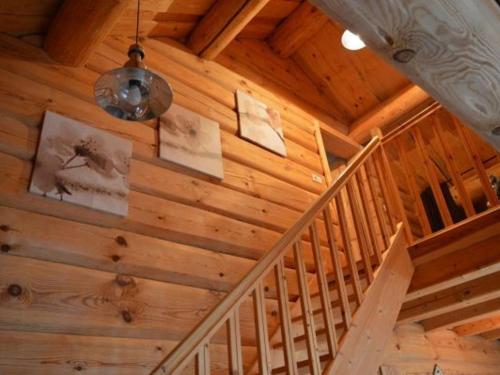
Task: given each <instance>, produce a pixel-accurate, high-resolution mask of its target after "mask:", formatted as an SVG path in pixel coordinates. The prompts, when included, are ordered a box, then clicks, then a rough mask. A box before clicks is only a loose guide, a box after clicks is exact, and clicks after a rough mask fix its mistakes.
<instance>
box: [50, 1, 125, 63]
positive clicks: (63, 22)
mask: <svg viewBox="0 0 500 375" xmlns="http://www.w3.org/2000/svg"><path fill="white" fill-rule="evenodd" d="M132 1H133V0H65V1H64V3H63V5H62V6H61V8H60V9H59V12H58V13H57V15H56V17H55V18H54V20H53V21H52V24H51V25H50V28H49V31H48V33H47V37H46V38H45V51H46V52H47V53H48V55H49V56H50V57H51V58H52V59H53V60H55V61H57V62H59V63H61V64H64V65H69V66H82V65H84V64H85V63H86V62H87V60H88V58H89V57H90V56H91V55H92V53H93V52H94V51H95V49H96V48H97V47H98V46H99V45H100V44H101V43H102V41H103V40H104V38H105V37H106V36H107V35H108V33H109V32H110V31H111V29H112V28H113V26H114V25H115V23H116V21H117V20H118V18H119V17H120V15H121V14H122V13H123V11H124V10H125V9H126V8H127V7H129V6H130V5H131V3H132ZM123 53H124V54H126V53H127V51H123Z"/></svg>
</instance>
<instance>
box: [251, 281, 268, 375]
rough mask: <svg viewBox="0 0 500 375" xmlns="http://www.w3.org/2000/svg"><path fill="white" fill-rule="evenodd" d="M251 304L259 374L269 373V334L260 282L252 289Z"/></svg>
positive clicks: (262, 288)
mask: <svg viewBox="0 0 500 375" xmlns="http://www.w3.org/2000/svg"><path fill="white" fill-rule="evenodd" d="M253 304H254V315H255V333H256V337H257V357H258V360H259V374H270V373H271V370H272V365H271V350H270V347H269V334H268V329H267V319H266V300H265V298H264V287H263V286H262V282H259V283H258V284H257V287H256V288H255V289H254V291H253Z"/></svg>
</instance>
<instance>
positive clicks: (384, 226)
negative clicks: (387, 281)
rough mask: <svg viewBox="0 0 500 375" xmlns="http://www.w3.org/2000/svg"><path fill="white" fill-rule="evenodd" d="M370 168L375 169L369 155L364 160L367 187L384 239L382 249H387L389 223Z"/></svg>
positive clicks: (389, 238)
mask: <svg viewBox="0 0 500 375" xmlns="http://www.w3.org/2000/svg"><path fill="white" fill-rule="evenodd" d="M370 170H372V171H375V166H374V165H373V159H372V158H371V157H370V158H369V159H368V160H367V161H366V164H365V171H366V176H367V179H368V187H369V188H370V192H371V195H372V197H373V202H374V203H375V212H376V214H377V219H378V223H379V226H380V231H381V233H382V238H383V240H384V249H388V248H389V244H390V243H391V233H390V231H389V228H388V225H389V223H388V222H387V221H386V215H384V208H383V204H382V201H381V199H383V198H382V197H381V196H379V194H378V192H377V189H376V184H375V178H373V176H371V175H370ZM381 194H382V192H381Z"/></svg>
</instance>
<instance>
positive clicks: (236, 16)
mask: <svg viewBox="0 0 500 375" xmlns="http://www.w3.org/2000/svg"><path fill="white" fill-rule="evenodd" d="M268 2H269V0H246V1H243V0H237V1H223V0H218V1H217V2H216V3H215V4H214V5H213V6H212V8H211V9H210V11H209V12H208V13H207V15H205V17H203V19H202V20H201V21H200V23H199V25H198V26H197V27H196V29H195V30H194V31H193V32H192V34H191V36H190V38H189V41H188V46H189V47H190V48H191V49H192V50H193V51H194V52H195V53H197V54H199V55H200V56H201V57H203V58H205V59H207V60H213V59H215V58H216V57H217V55H219V53H221V52H222V50H223V49H224V48H226V47H227V45H228V44H229V43H231V41H233V40H234V38H236V36H237V35H238V34H239V33H240V31H241V30H243V28H244V27H245V26H246V25H248V23H249V22H250V21H251V20H252V19H253V18H254V17H255V16H256V15H257V14H258V13H259V12H260V11H261V10H262V8H264V6H265V5H266V4H267V3H268Z"/></svg>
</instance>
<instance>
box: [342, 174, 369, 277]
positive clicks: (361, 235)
mask: <svg viewBox="0 0 500 375" xmlns="http://www.w3.org/2000/svg"><path fill="white" fill-rule="evenodd" d="M346 189H347V195H348V196H349V203H350V206H351V210H352V215H353V218H354V227H355V230H356V236H357V237H358V243H359V250H360V253H361V258H362V259H363V264H364V269H365V273H366V277H367V279H368V284H371V283H372V281H373V268H372V262H371V259H370V254H369V252H368V248H369V244H368V243H369V240H368V238H367V233H366V232H365V227H364V226H363V224H362V221H361V207H360V206H359V201H358V198H357V197H356V194H355V191H354V187H353V185H352V181H349V182H348V183H347V184H346Z"/></svg>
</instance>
